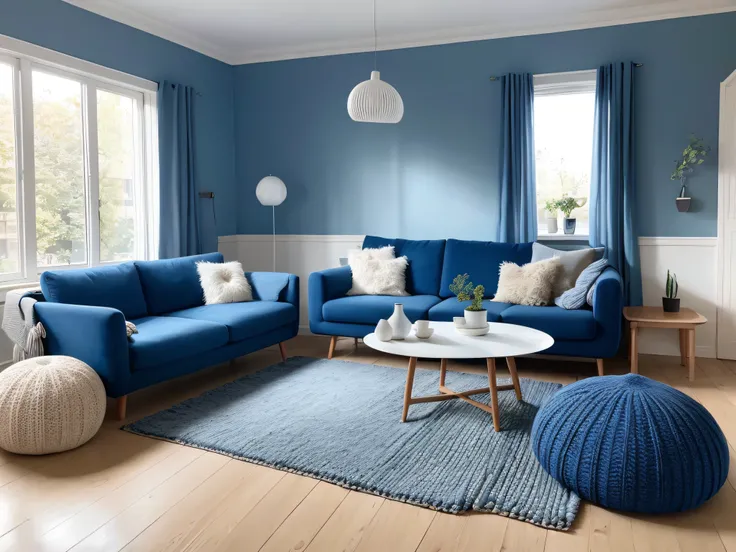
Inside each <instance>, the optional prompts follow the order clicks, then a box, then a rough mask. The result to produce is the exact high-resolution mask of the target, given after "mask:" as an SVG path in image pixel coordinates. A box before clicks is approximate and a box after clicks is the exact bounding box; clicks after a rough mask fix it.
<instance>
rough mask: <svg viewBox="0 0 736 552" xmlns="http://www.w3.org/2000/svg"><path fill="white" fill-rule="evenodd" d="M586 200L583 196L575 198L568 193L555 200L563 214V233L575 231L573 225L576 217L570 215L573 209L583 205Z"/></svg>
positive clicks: (574, 225)
mask: <svg viewBox="0 0 736 552" xmlns="http://www.w3.org/2000/svg"><path fill="white" fill-rule="evenodd" d="M586 201H588V199H587V198H585V197H583V198H580V199H576V198H574V197H570V196H568V195H563V196H562V197H561V198H560V199H558V200H557V201H556V202H555V203H556V205H557V208H558V209H559V210H560V211H562V214H563V215H564V219H563V223H564V225H563V228H564V232H565V234H574V233H575V227H576V226H577V219H574V218H571V217H570V215H571V214H572V212H573V211H574V210H575V209H577V208H578V207H582V206H583V205H585V202H586Z"/></svg>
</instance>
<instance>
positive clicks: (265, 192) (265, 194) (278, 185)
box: [256, 176, 286, 207]
mask: <svg viewBox="0 0 736 552" xmlns="http://www.w3.org/2000/svg"><path fill="white" fill-rule="evenodd" d="M256 197H257V198H258V201H260V202H261V205H267V206H268V207H275V206H276V205H281V204H282V203H283V202H284V200H285V199H286V184H284V181H283V180H281V179H280V178H278V177H276V176H267V177H266V178H263V179H262V180H261V181H260V182H259V183H258V186H256Z"/></svg>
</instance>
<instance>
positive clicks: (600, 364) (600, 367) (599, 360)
mask: <svg viewBox="0 0 736 552" xmlns="http://www.w3.org/2000/svg"><path fill="white" fill-rule="evenodd" d="M595 363H596V364H597V365H598V375H599V376H603V375H604V374H605V372H604V371H603V359H602V358H597V359H595Z"/></svg>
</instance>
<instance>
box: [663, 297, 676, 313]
mask: <svg viewBox="0 0 736 552" xmlns="http://www.w3.org/2000/svg"><path fill="white" fill-rule="evenodd" d="M662 309H663V310H664V312H680V298H679V297H677V298H675V299H670V298H669V297H662Z"/></svg>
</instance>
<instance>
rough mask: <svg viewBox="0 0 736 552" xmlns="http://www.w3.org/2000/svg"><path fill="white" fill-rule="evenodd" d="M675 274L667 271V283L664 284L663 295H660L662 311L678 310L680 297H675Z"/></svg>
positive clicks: (676, 288)
mask: <svg viewBox="0 0 736 552" xmlns="http://www.w3.org/2000/svg"><path fill="white" fill-rule="evenodd" d="M678 290H679V287H678V285H677V275H676V274H675V273H672V274H670V271H669V270H668V271H667V283H666V285H665V291H664V293H665V296H664V297H662V310H664V312H680V299H679V298H678V297H677V291H678Z"/></svg>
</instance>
